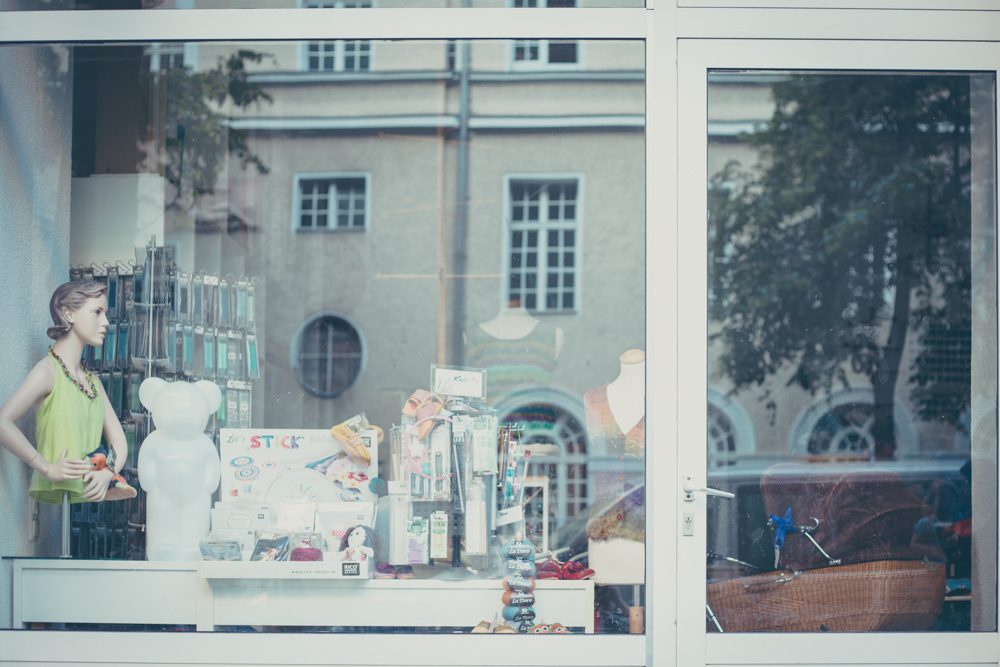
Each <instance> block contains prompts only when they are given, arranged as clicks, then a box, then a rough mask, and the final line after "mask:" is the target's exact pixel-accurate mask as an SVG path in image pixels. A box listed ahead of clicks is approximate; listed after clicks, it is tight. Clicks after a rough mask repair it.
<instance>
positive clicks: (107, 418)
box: [83, 382, 128, 501]
mask: <svg viewBox="0 0 1000 667" xmlns="http://www.w3.org/2000/svg"><path fill="white" fill-rule="evenodd" d="M96 386H97V391H98V393H100V395H101V401H102V402H103V403H104V429H103V431H104V440H105V441H106V442H107V443H108V447H110V448H111V449H112V450H114V452H115V468H114V469H112V468H111V466H108V467H107V468H104V469H102V470H91V471H90V472H88V473H87V474H86V475H84V476H83V481H84V484H85V486H84V488H83V497H84V498H86V499H87V500H93V501H100V500H104V495H105V494H106V493H107V492H108V487H109V486H110V485H111V479H112V478H113V477H114V476H115V475H116V474H117V473H118V472H119V471H121V469H122V468H124V467H125V461H126V459H127V458H128V441H126V440H125V431H123V430H122V425H121V422H119V421H118V415H117V414H115V409H114V408H113V407H111V401H110V400H109V399H108V396H107V394H106V393H104V386H103V385H102V384H101V383H100V382H98V383H96Z"/></svg>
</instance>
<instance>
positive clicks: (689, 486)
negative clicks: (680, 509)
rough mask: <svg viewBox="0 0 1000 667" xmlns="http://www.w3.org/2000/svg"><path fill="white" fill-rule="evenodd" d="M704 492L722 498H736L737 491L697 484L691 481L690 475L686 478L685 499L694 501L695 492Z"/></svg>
mask: <svg viewBox="0 0 1000 667" xmlns="http://www.w3.org/2000/svg"><path fill="white" fill-rule="evenodd" d="M696 493H704V494H705V495H706V496H718V497H720V498H735V497H736V494H735V493H729V491H720V490H719V489H712V488H709V487H707V486H695V485H694V482H693V481H691V478H690V477H685V478H684V501H685V502H689V503H690V502H694V494H696Z"/></svg>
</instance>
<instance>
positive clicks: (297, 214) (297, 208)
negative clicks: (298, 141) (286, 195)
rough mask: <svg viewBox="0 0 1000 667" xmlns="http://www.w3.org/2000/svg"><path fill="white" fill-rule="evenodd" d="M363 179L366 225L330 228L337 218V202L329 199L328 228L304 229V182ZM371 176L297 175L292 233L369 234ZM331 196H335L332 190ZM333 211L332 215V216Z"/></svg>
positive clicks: (365, 174) (339, 173)
mask: <svg viewBox="0 0 1000 667" xmlns="http://www.w3.org/2000/svg"><path fill="white" fill-rule="evenodd" d="M348 178H353V179H358V178H360V179H362V180H364V183H365V202H364V215H365V224H364V225H363V226H361V227H337V226H336V225H334V226H330V222H335V221H336V217H337V215H336V214H337V209H336V200H335V199H334V198H333V197H328V199H327V204H328V206H330V208H328V209H327V226H326V227H303V226H302V225H301V216H302V196H301V194H302V193H301V189H300V188H301V187H302V181H311V180H330V181H333V182H335V181H337V180H339V179H348ZM371 185H372V184H371V174H370V173H368V172H351V171H330V172H304V173H299V174H295V176H294V177H293V179H292V231H294V232H296V233H302V234H320V233H351V232H355V233H358V232H367V231H368V230H369V229H370V228H371V213H372V207H371V192H372V188H371ZM331 194H333V192H332V190H331ZM331 211H332V215H331Z"/></svg>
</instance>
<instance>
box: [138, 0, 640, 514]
mask: <svg viewBox="0 0 1000 667" xmlns="http://www.w3.org/2000/svg"><path fill="white" fill-rule="evenodd" d="M310 4H312V3H310ZM317 4H319V3H317ZM322 4H327V3H322ZM250 46H251V47H252V48H253V49H255V50H256V51H258V52H261V53H265V54H267V55H266V56H265V57H264V58H263V59H262V60H261V62H260V63H259V64H249V65H248V67H249V68H250V69H251V74H250V76H249V77H248V83H249V84H251V85H253V86H259V87H260V88H261V89H262V90H263V92H265V93H266V94H267V95H269V96H270V98H271V101H270V102H262V103H261V104H259V105H252V106H251V107H249V108H247V109H245V110H244V109H239V108H226V109H225V110H224V112H225V116H226V123H227V124H228V128H229V130H230V131H231V132H233V131H235V132H239V133H243V135H244V136H245V137H246V140H247V147H248V149H249V150H250V151H252V153H254V154H255V155H256V156H257V157H259V158H260V160H261V162H262V163H263V164H264V165H266V167H267V170H268V172H267V173H266V174H259V173H257V172H256V171H255V170H254V168H253V167H252V166H251V167H249V168H247V169H242V168H241V167H240V166H239V158H238V157H237V156H235V155H232V154H230V155H229V157H228V162H226V163H224V164H223V165H222V166H221V170H222V173H221V174H220V177H219V178H218V181H217V186H216V188H215V192H214V194H212V195H205V196H203V197H201V198H200V199H199V200H198V201H197V202H196V206H195V209H194V210H195V213H194V215H195V217H196V219H197V224H196V225H191V224H190V222H189V219H190V217H191V215H192V214H191V213H190V212H188V211H182V210H175V211H172V212H168V214H167V215H168V219H167V222H166V224H167V229H168V232H167V237H168V242H170V243H172V244H174V245H176V246H177V248H178V251H179V252H178V254H179V257H180V261H181V263H182V265H183V267H184V268H186V269H189V270H198V271H214V272H218V273H220V274H223V275H224V274H225V273H239V274H246V275H252V276H258V277H260V278H261V279H262V284H261V286H260V287H259V292H258V294H263V295H264V296H263V299H261V298H260V297H259V298H258V301H260V302H261V303H260V305H259V306H258V310H259V311H260V312H259V314H258V319H259V321H262V322H263V323H264V324H263V327H264V329H266V334H265V335H263V336H261V339H262V340H263V341H264V342H263V348H262V349H263V380H262V382H261V385H260V386H261V390H260V391H258V392H257V393H256V395H255V405H254V409H255V418H254V421H255V423H260V424H267V425H269V426H274V427H279V426H287V425H291V424H295V425H301V426H307V427H323V426H328V425H330V424H333V423H336V422H337V421H340V420H342V419H345V418H347V417H349V416H351V415H352V414H356V413H358V412H365V413H366V414H367V416H368V417H369V418H370V419H371V420H372V421H373V422H374V423H379V424H383V425H385V426H386V427H388V426H389V425H390V424H392V423H393V422H394V421H398V419H399V416H398V415H399V411H400V408H401V406H402V404H403V402H404V400H405V398H406V397H407V396H408V395H409V394H410V392H411V391H412V390H413V389H415V388H418V387H426V386H427V385H428V381H429V376H430V365H431V364H433V363H440V362H445V363H468V362H469V361H470V360H468V359H465V354H466V353H467V351H468V349H469V347H468V345H469V335H468V334H469V332H470V331H473V333H481V332H479V330H478V329H476V327H477V324H478V323H481V322H484V321H487V320H490V319H491V318H492V317H494V316H495V315H496V314H497V311H498V310H500V309H501V307H506V306H508V305H510V304H512V303H513V304H518V305H521V306H523V307H525V308H526V309H527V310H528V311H529V312H530V313H531V314H532V315H533V316H534V317H536V318H538V319H539V320H540V322H541V325H540V326H539V329H538V330H537V331H538V332H544V331H555V330H558V332H559V334H558V341H556V340H555V339H553V340H552V341H548V342H547V343H544V344H549V345H554V346H555V348H554V349H555V351H554V352H552V353H551V354H550V363H551V367H547V368H545V369H543V370H544V372H541V373H538V374H536V375H534V376H533V375H532V374H531V373H530V372H529V373H526V374H524V375H523V377H522V378H521V381H517V382H511V383H507V382H502V381H499V379H500V378H501V375H500V374H499V373H501V370H499V369H497V370H496V373H498V375H496V378H497V379H498V381H497V382H495V383H494V384H493V385H492V386H494V387H495V388H497V387H501V386H503V387H508V389H504V391H503V392H501V393H499V394H498V393H491V394H490V400H491V403H493V404H494V405H497V406H499V408H500V409H501V411H502V412H503V413H504V415H505V416H508V417H509V418H510V419H512V420H516V421H518V422H519V423H523V424H524V425H525V426H526V428H527V431H528V438H529V439H530V440H531V441H532V442H533V443H535V444H536V445H539V444H542V443H544V444H547V445H551V446H550V447H540V448H539V449H538V452H539V454H540V456H538V457H536V461H537V466H538V472H542V471H545V472H549V473H551V474H552V479H551V489H550V498H551V500H550V508H551V515H552V516H553V517H554V519H555V521H556V523H561V522H562V521H564V520H565V519H567V518H569V517H572V516H573V515H575V514H577V513H578V512H579V510H580V509H582V508H583V507H585V506H586V502H587V499H588V496H587V484H586V477H585V469H586V466H585V463H586V433H585V432H584V429H583V427H582V424H583V415H582V403H581V401H580V396H581V395H582V393H583V392H584V391H585V390H587V389H589V388H591V387H593V386H597V385H601V384H605V383H606V382H608V381H609V380H611V379H612V378H613V377H614V375H615V373H616V368H617V356H618V354H620V352H621V351H622V350H625V349H628V348H632V347H642V346H643V339H644V321H645V320H644V300H643V294H644V271H643V261H642V259H641V258H642V257H643V256H644V252H645V245H644V235H643V226H642V220H643V219H644V162H643V158H642V157H641V156H642V155H643V149H642V145H643V141H644V139H643V126H644V118H643V113H644V75H643V69H644V53H643V49H642V46H641V45H639V44H634V45H631V44H626V43H614V42H592V43H589V42H588V43H584V42H579V43H577V42H569V43H567V42H555V41H545V40H540V41H524V42H520V41H519V42H517V43H516V44H515V43H507V42H502V41H496V42H476V43H472V44H470V45H469V48H468V54H467V56H466V55H465V54H464V48H465V47H464V45H461V44H450V43H445V42H372V43H369V42H362V41H356V40H355V41H349V42H317V43H283V44H257V45H250ZM178 53H180V54H182V55H183V58H184V61H183V65H184V66H185V67H187V68H189V69H190V70H191V71H192V72H198V71H204V70H206V69H208V68H211V67H213V66H215V64H216V63H217V62H218V59H219V58H220V57H222V58H225V57H229V56H230V55H232V53H233V49H232V48H231V47H229V46H226V45H197V46H196V47H193V46H192V47H188V48H186V49H182V50H180V51H179V50H178V49H176V48H171V49H167V50H155V49H154V50H153V51H152V52H150V54H149V60H148V62H149V63H150V66H153V65H157V66H158V67H160V68H163V67H168V66H170V67H174V66H177V65H178V64H179V63H178V61H177V58H178V57H179V56H178ZM465 57H467V58H468V61H469V63H470V67H469V68H468V69H467V70H463V68H462V62H463V58H465ZM159 93H160V94H161V95H162V101H161V105H162V107H163V108H164V110H165V114H166V117H167V121H166V123H167V129H166V137H165V139H164V141H165V142H166V145H168V146H169V145H170V144H171V142H178V141H182V140H183V137H180V136H178V135H177V130H176V128H174V127H173V126H172V125H171V124H170V122H171V121H170V118H171V113H172V108H171V105H173V104H176V103H177V102H178V101H177V100H175V99H174V98H173V97H172V91H171V89H170V87H169V85H168V86H167V87H166V88H165V89H162V90H160V91H159ZM187 141H188V142H189V143H190V141H191V137H190V132H188V134H187ZM190 148H192V149H194V148H195V147H194V146H190ZM173 159H174V160H176V157H174V158H173ZM195 186H196V184H191V186H190V187H191V188H192V189H194V187H195ZM185 187H187V186H186V185H185V183H184V182H183V180H182V184H181V188H182V189H183V188H185ZM633 258H637V261H636V260H633ZM623 296H624V297H627V298H623ZM632 297H634V298H632ZM473 337H475V336H473ZM480 337H481V336H480ZM529 337H530V336H529ZM463 342H464V344H463ZM541 344H543V343H538V345H541ZM499 345H500V346H508V347H510V346H512V345H514V343H513V342H511V343H508V341H507V340H506V339H500V340H499ZM525 345H527V346H529V347H530V346H532V345H536V343H534V342H530V341H529V342H527V343H525ZM480 347H481V346H480ZM557 357H558V360H557V359H556V358H557ZM519 358H522V359H523V355H521V354H520V353H519ZM517 363H523V361H521V362H517ZM522 370H523V369H522ZM529 370H530V369H529ZM532 377H534V379H533V380H532V379H531V378H532ZM489 386H491V385H490V384H489V383H488V387H489Z"/></svg>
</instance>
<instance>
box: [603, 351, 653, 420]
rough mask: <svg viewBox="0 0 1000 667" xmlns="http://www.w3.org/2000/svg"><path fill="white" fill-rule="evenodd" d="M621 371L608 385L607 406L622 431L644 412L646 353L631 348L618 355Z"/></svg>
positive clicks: (641, 416) (640, 417)
mask: <svg viewBox="0 0 1000 667" xmlns="http://www.w3.org/2000/svg"><path fill="white" fill-rule="evenodd" d="M618 361H619V362H620V367H621V371H620V372H619V373H618V377H616V378H615V379H614V380H612V381H611V383H610V384H609V385H608V407H610V408H611V414H612V415H614V418H615V423H617V424H618V428H619V429H620V430H621V432H622V433H628V432H629V431H630V430H632V428H633V427H634V426H635V425H636V424H638V423H639V420H640V419H642V418H643V416H644V415H645V414H646V353H645V352H643V351H642V350H638V349H631V350H625V352H622V354H621V356H619V357H618Z"/></svg>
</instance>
